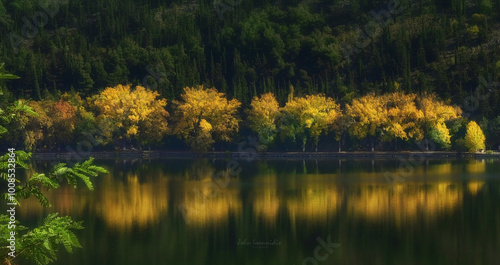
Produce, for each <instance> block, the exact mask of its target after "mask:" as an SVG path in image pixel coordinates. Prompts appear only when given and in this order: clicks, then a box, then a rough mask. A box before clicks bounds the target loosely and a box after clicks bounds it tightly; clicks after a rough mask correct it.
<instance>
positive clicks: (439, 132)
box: [415, 95, 462, 149]
mask: <svg viewBox="0 0 500 265" xmlns="http://www.w3.org/2000/svg"><path fill="white" fill-rule="evenodd" d="M417 106H418V108H419V110H420V111H421V112H422V117H421V119H420V122H419V123H420V126H419V127H420V129H419V130H418V131H417V132H416V134H415V135H417V137H415V138H416V139H417V140H422V139H423V138H424V137H428V138H430V139H431V140H433V141H434V142H436V143H438V144H440V145H441V146H442V147H444V148H448V147H449V146H450V144H451V143H450V134H449V130H448V128H447V127H446V124H445V122H446V121H449V120H453V119H457V118H459V117H460V115H461V114H462V110H461V109H460V108H459V107H455V106H450V105H448V104H446V103H444V102H443V101H441V100H439V99H438V98H437V97H436V96H435V95H424V96H422V97H420V98H418V99H417ZM426 148H427V149H428V147H426Z"/></svg>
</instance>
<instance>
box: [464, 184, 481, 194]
mask: <svg viewBox="0 0 500 265" xmlns="http://www.w3.org/2000/svg"><path fill="white" fill-rule="evenodd" d="M483 186H484V181H471V182H469V183H467V190H469V192H470V193H471V194H472V195H476V194H477V193H478V192H479V190H480V189H481V188H482V187H483Z"/></svg>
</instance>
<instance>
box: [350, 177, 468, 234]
mask: <svg viewBox="0 0 500 265" xmlns="http://www.w3.org/2000/svg"><path fill="white" fill-rule="evenodd" d="M461 198H462V193H461V192H460V190H459V189H458V188H457V185H454V184H451V183H449V182H444V183H439V184H430V185H429V184H408V185H398V186H397V187H396V188H395V189H394V190H393V191H389V190H388V189H387V186H377V185H362V186H359V187H357V188H356V189H355V190H352V191H351V192H350V194H349V195H348V197H347V207H348V212H349V214H351V215H354V216H359V217H363V218H366V219H369V220H377V219H384V218H387V217H388V216H389V217H390V218H391V219H393V220H394V221H396V222H397V223H399V224H400V223H401V222H407V221H415V220H416V219H417V218H418V217H419V214H423V215H424V217H425V218H426V219H427V220H430V219H432V218H434V217H436V216H437V215H438V214H440V213H443V212H446V211H450V210H452V209H454V208H455V207H456V206H458V204H459V203H460V201H461Z"/></svg>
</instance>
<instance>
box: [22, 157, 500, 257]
mask: <svg viewBox="0 0 500 265" xmlns="http://www.w3.org/2000/svg"><path fill="white" fill-rule="evenodd" d="M97 163H98V164H104V165H105V167H106V168H107V169H108V170H109V171H110V172H111V173H110V174H108V175H106V176H102V177H100V178H99V179H97V180H95V183H94V186H95V188H96V189H95V191H86V190H85V189H83V188H82V189H78V190H74V189H73V188H71V187H67V186H64V187H61V189H58V190H55V191H51V192H48V197H49V199H50V200H51V201H52V202H53V205H54V207H53V209H50V210H46V209H42V208H41V207H40V206H39V204H38V203H37V202H35V201H31V200H30V201H25V202H24V204H23V205H22V206H21V207H18V211H19V215H20V217H19V219H20V220H36V221H39V220H40V217H41V216H43V215H45V214H46V213H47V211H57V212H61V213H63V214H69V215H71V216H73V217H74V219H76V220H83V221H84V226H85V227H86V229H85V230H84V231H83V232H82V234H81V237H82V244H83V245H84V251H82V252H81V254H75V255H69V256H67V257H65V258H64V257H63V258H61V261H60V263H58V264H74V265H83V264H111V265H115V264H120V265H131V264H240V263H242V264H279V265H284V264H300V263H301V262H302V261H303V260H304V259H305V258H307V257H311V256H313V255H314V250H315V248H316V246H317V245H318V242H317V241H316V239H317V238H318V237H321V238H323V239H325V238H327V237H328V236H329V235H331V238H333V239H334V241H333V242H338V243H339V244H340V245H341V248H339V249H336V250H335V252H334V253H332V255H331V256H330V257H329V259H328V261H327V262H325V263H324V264H391V263H394V264H396V263H397V264H407V263H408V264H445V263H446V262H442V260H439V259H434V257H436V256H438V253H446V255H447V256H450V257H455V258H454V261H456V262H455V263H456V264H471V263H474V261H475V260H476V259H477V260H481V262H480V263H481V264H493V263H492V261H495V262H496V257H497V256H498V255H497V249H498V248H499V247H500V242H499V240H498V239H499V238H500V232H499V231H500V207H499V206H498V204H497V203H496V202H497V201H498V200H500V181H499V179H500V178H499V175H498V172H500V163H498V161H489V162H484V161H458V160H450V161H444V160H433V161H423V162H422V163H420V164H419V165H415V166H414V167H413V168H412V171H411V174H408V175H405V177H404V182H401V183H395V184H394V185H391V184H390V183H388V182H387V180H386V179H385V177H384V174H385V173H386V172H392V173H398V172H399V173H401V172H400V170H401V167H400V166H401V163H402V162H401V161H399V160H394V161H380V160H374V161H372V160H366V161H352V160H344V161H342V163H339V162H338V161H297V162H295V161H254V162H252V163H247V162H244V161H242V162H239V164H240V165H241V166H242V168H243V170H242V172H241V174H240V175H238V176H230V175H229V174H228V172H227V167H226V166H227V164H228V161H226V160H161V161H150V162H136V163H129V162H122V161H120V162H108V161H97ZM110 228H111V229H110ZM244 239H248V240H250V241H253V239H256V240H257V241H262V242H263V241H268V240H278V241H280V242H281V245H280V246H273V247H270V248H262V249H261V248H252V247H249V246H241V245H238V244H237V242H239V241H241V240H244ZM469 242H474V243H469ZM471 244H472V245H471ZM144 253H147V254H144ZM360 253H361V254H360ZM465 256H466V257H470V258H469V259H466V258H465ZM241 260H244V262H241ZM461 261H463V262H461ZM478 264H479V263H478Z"/></svg>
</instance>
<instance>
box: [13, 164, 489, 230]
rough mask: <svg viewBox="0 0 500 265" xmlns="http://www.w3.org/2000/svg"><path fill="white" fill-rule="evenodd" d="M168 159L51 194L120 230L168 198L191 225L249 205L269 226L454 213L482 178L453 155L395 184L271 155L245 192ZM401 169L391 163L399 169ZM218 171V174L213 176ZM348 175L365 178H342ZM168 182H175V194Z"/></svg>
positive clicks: (32, 211)
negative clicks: (286, 164)
mask: <svg viewBox="0 0 500 265" xmlns="http://www.w3.org/2000/svg"><path fill="white" fill-rule="evenodd" d="M367 163H369V164H368V165H366V167H368V168H371V167H373V165H371V164H370V161H368V162H367ZM464 166H465V169H466V170H467V172H469V173H473V174H481V173H484V172H485V171H486V163H485V162H484V161H472V162H467V163H466V164H465V165H464ZM144 167H145V168H144ZM165 167H167V168H168V166H165V165H163V166H162V164H158V165H156V166H155V167H152V166H151V165H148V164H147V163H143V164H139V165H138V166H135V167H132V168H131V167H130V165H129V167H127V166H125V167H124V166H123V165H122V164H120V163H117V164H115V165H114V166H110V167H109V166H108V169H109V170H110V172H111V174H108V175H105V176H103V177H102V178H101V179H99V180H97V183H96V185H95V186H96V191H94V192H91V191H86V190H84V189H78V190H74V189H73V188H72V187H68V186H63V187H61V188H60V189H58V190H56V191H50V192H48V193H47V194H48V198H49V200H50V201H52V202H53V204H54V209H53V211H57V212H60V213H62V214H71V215H73V216H75V215H76V216H82V215H84V214H86V213H90V214H91V215H96V216H97V217H99V218H102V219H103V220H104V222H105V223H106V225H107V226H109V227H111V228H114V229H118V230H128V229H130V228H132V227H134V226H137V227H139V228H143V227H146V226H148V225H154V224H157V223H158V222H159V221H160V217H162V216H167V215H168V209H169V205H172V206H171V207H172V208H173V209H179V210H181V213H182V217H183V219H184V221H187V222H186V224H187V225H188V226H193V227H208V226H212V225H221V224H227V222H228V220H229V218H230V217H234V218H236V219H238V218H242V217H245V218H247V217H249V215H248V214H244V211H246V212H248V211H251V212H252V216H253V219H254V220H255V221H256V222H261V223H265V224H267V225H271V226H275V225H276V223H277V222H278V219H279V217H280V215H281V214H286V215H288V219H289V222H290V224H291V225H292V227H294V226H295V225H296V222H297V221H300V222H307V223H317V224H321V225H325V224H327V223H328V221H329V220H332V219H334V218H335V216H336V215H337V214H339V212H342V214H347V215H348V216H351V218H362V219H365V220H367V221H371V222H381V221H384V222H387V221H389V222H395V223H397V224H399V225H401V224H402V223H411V222H416V221H418V220H419V219H420V218H424V219H425V220H427V221H430V220H432V219H435V218H437V217H438V216H440V215H443V214H447V213H451V212H452V211H453V210H454V209H456V208H457V207H460V205H461V203H462V200H463V196H464V191H467V192H468V193H470V194H472V195H477V194H478V192H480V190H481V189H482V187H483V186H484V185H485V182H484V181H478V180H474V179H471V180H469V181H467V182H452V181H450V178H452V177H453V176H454V173H455V172H457V169H459V167H461V166H460V165H453V164H452V163H451V162H448V163H436V164H431V165H422V166H421V167H419V168H416V169H415V170H414V174H415V176H420V175H422V174H426V176H427V177H426V178H427V179H431V178H432V177H433V176H435V177H437V176H441V178H438V180H436V181H430V180H429V181H424V182H422V181H411V178H410V179H408V180H409V181H407V182H403V183H400V184H397V185H395V186H390V185H388V183H384V182H382V181H380V180H381V179H384V178H383V172H381V171H380V172H379V171H373V170H369V172H366V171H362V172H356V170H351V171H350V172H349V173H346V174H344V175H342V176H341V175H340V174H321V173H317V172H319V171H320V170H319V169H316V170H315V172H316V173H314V174H311V173H307V171H302V170H301V171H302V172H305V173H302V172H301V173H296V171H293V173H292V174H290V173H282V172H279V171H277V170H276V169H275V168H274V167H272V166H270V165H269V164H268V163H267V162H258V163H257V165H256V169H257V173H256V174H255V175H253V174H252V176H248V177H247V178H249V179H250V180H249V181H250V183H251V186H249V187H250V188H249V190H248V192H245V194H247V195H245V196H242V190H241V189H242V186H244V183H242V180H241V179H240V178H239V177H231V176H229V175H228V174H227V172H226V171H225V170H224V168H220V167H218V168H216V165H215V164H214V163H213V161H210V160H196V161H193V162H192V163H186V164H185V167H184V169H183V170H177V171H176V173H175V174H173V173H172V172H168V173H167V172H165V171H164V170H165ZM298 167H299V168H304V167H305V163H304V162H303V163H300V162H299V163H298ZM316 167H317V164H316ZM397 170H399V169H398V168H393V171H394V172H397ZM425 172H427V173H425ZM217 173H220V174H219V178H214V176H216V175H217ZM443 176H445V178H442V177H443ZM351 178H357V179H358V180H360V181H361V182H354V183H349V182H347V183H345V180H349V179H351ZM172 179H173V180H175V183H174V184H172V182H171V181H172ZM171 185H174V186H175V187H173V189H174V191H175V192H174V193H172V194H171ZM19 212H20V214H22V215H26V216H29V215H31V216H33V215H41V214H42V212H43V209H42V208H41V207H40V206H39V205H38V203H37V202H36V201H35V200H34V199H30V200H28V201H26V202H25V203H24V204H23V205H22V207H20V209H19ZM176 214H178V213H176Z"/></svg>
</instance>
